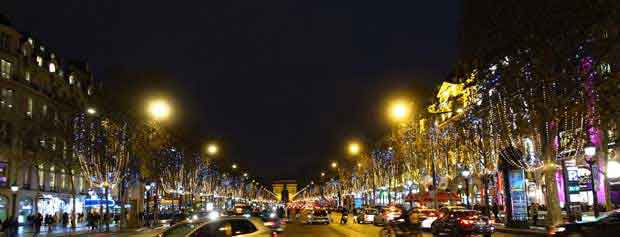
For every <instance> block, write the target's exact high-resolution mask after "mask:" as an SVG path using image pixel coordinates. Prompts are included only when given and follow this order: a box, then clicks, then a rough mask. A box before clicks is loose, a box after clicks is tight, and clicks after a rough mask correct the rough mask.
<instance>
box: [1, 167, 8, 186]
mask: <svg viewBox="0 0 620 237" xmlns="http://www.w3.org/2000/svg"><path fill="white" fill-rule="evenodd" d="M8 184H9V163H6V162H0V186H1V187H6V186H7V185H8Z"/></svg>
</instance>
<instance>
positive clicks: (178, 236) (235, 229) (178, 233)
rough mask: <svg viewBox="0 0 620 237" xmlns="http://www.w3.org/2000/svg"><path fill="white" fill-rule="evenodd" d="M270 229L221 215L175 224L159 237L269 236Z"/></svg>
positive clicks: (244, 219)
mask: <svg viewBox="0 0 620 237" xmlns="http://www.w3.org/2000/svg"><path fill="white" fill-rule="evenodd" d="M271 234H272V230H271V229H269V228H266V227H263V226H256V225H254V224H253V223H252V222H251V221H250V220H248V219H246V218H243V217H222V218H220V219H217V220H213V221H205V222H189V221H187V222H183V223H179V224H176V225H174V226H172V227H170V228H168V229H166V230H165V231H164V232H162V233H161V234H159V237H220V236H221V237H229V236H237V237H246V236H247V237H250V236H252V237H271V236H272V235H271Z"/></svg>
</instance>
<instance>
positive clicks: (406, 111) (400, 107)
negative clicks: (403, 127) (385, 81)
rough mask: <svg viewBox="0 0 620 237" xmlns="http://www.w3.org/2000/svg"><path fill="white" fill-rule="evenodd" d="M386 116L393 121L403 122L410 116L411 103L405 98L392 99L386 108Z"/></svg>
mask: <svg viewBox="0 0 620 237" xmlns="http://www.w3.org/2000/svg"><path fill="white" fill-rule="evenodd" d="M388 116H389V117H390V118H391V119H392V120H393V121H394V122H404V121H406V120H407V119H408V118H409V116H411V103H410V102H409V101H406V100H396V101H393V102H392V103H391V104H390V106H389V108H388Z"/></svg>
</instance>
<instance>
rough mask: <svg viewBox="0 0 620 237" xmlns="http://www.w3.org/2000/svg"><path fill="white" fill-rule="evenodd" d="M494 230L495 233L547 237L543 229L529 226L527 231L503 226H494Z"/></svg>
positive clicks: (547, 234)
mask: <svg viewBox="0 0 620 237" xmlns="http://www.w3.org/2000/svg"><path fill="white" fill-rule="evenodd" d="M495 230H496V231H497V232H502V233H509V234H519V235H535V236H549V233H548V232H547V230H546V229H545V228H544V227H540V226H530V227H529V229H520V228H510V227H506V226H504V224H495Z"/></svg>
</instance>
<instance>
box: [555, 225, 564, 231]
mask: <svg viewBox="0 0 620 237" xmlns="http://www.w3.org/2000/svg"><path fill="white" fill-rule="evenodd" d="M564 231H566V228H564V227H562V226H560V227H558V228H557V229H555V232H564Z"/></svg>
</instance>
